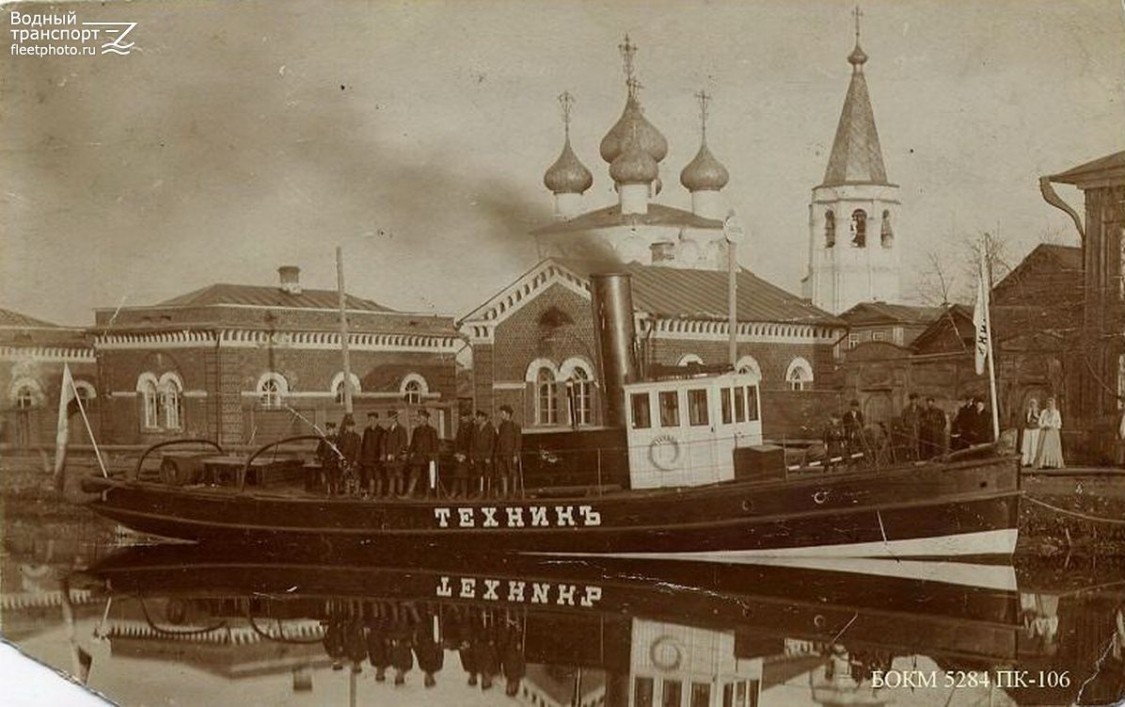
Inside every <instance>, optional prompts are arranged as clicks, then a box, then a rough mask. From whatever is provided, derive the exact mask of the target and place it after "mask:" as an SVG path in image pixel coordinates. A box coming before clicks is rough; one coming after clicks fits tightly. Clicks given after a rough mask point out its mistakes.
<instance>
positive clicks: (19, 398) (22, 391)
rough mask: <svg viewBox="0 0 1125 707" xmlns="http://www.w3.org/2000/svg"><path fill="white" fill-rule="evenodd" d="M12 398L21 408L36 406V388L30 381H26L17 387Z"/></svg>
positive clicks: (17, 406)
mask: <svg viewBox="0 0 1125 707" xmlns="http://www.w3.org/2000/svg"><path fill="white" fill-rule="evenodd" d="M12 400H13V402H14V403H15V405H16V408H17V409H19V410H30V409H31V408H33V407H35V388H34V387H32V386H31V384H29V383H24V384H22V385H20V386H19V387H18V388H16V394H15V395H13V396H12Z"/></svg>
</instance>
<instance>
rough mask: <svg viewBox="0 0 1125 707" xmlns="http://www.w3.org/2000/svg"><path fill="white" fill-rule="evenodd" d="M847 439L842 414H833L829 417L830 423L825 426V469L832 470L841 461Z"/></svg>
mask: <svg viewBox="0 0 1125 707" xmlns="http://www.w3.org/2000/svg"><path fill="white" fill-rule="evenodd" d="M846 440H847V437H846V434H845V432H844V426H843V424H841V422H840V416H839V415H837V414H833V415H832V416H831V417H829V418H828V425H827V426H825V428H824V469H825V471H832V469H834V468H835V467H836V466H837V465H838V464H840V462H841V461H842V459H841V457H842V456H843V454H844V444H845V442H846Z"/></svg>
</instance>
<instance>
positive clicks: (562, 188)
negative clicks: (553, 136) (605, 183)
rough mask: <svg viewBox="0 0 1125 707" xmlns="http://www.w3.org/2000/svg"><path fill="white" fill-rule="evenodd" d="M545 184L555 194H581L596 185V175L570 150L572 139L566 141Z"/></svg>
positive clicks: (544, 181) (550, 169) (547, 174)
mask: <svg viewBox="0 0 1125 707" xmlns="http://www.w3.org/2000/svg"><path fill="white" fill-rule="evenodd" d="M543 184H544V185H546V187H547V188H548V189H550V190H551V193H553V194H581V193H582V192H584V191H586V190H587V189H589V188H590V187H591V186H592V185H593V184H594V175H592V174H590V170H588V169H586V165H584V164H582V162H581V161H580V160H579V159H578V156H577V155H575V154H574V150H572V149H571V148H570V138H567V139H566V143H565V144H564V145H563V149H562V154H560V155H559V158H558V159H557V160H555V163H554V164H553V165H551V166H550V167H548V168H547V172H546V173H545V174H544V175H543Z"/></svg>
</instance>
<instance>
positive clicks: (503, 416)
mask: <svg viewBox="0 0 1125 707" xmlns="http://www.w3.org/2000/svg"><path fill="white" fill-rule="evenodd" d="M512 414H513V412H512V408H511V406H508V405H501V406H500V424H499V425H493V424H492V421H491V420H490V419H489V416H488V413H486V412H484V411H483V410H477V412H476V415H474V416H470V415H469V414H468V413H467V412H465V413H462V415H461V420H460V424H459V425H458V427H457V439H456V441H455V442H454V448H453V458H454V460H455V461H456V466H455V467H454V470H453V488H452V491H451V493H450V496H451V497H453V498H471V497H474V496H476V497H483V498H490V497H496V496H500V497H502V498H508V497H511V496H513V495H517V494H518V493H520V492H522V491H523V468H522V467H521V465H520V453H521V452H522V451H523V430H522V429H520V426H519V424H518V423H517V422H516V421H515V420H513V419H512Z"/></svg>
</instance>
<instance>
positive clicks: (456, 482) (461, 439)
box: [450, 411, 473, 498]
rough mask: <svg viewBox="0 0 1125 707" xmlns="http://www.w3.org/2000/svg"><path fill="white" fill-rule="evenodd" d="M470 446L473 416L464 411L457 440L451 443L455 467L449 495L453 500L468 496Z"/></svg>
mask: <svg viewBox="0 0 1125 707" xmlns="http://www.w3.org/2000/svg"><path fill="white" fill-rule="evenodd" d="M472 446H473V416H472V415H470V414H469V412H468V411H464V412H462V413H461V419H460V421H459V422H458V423H457V438H456V440H455V441H454V443H453V459H454V461H455V462H456V466H454V467H453V489H452V492H451V493H450V496H452V497H453V498H468V496H469V474H470V471H471V467H472V461H471V460H470V458H469V455H470V454H471V453H472Z"/></svg>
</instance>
